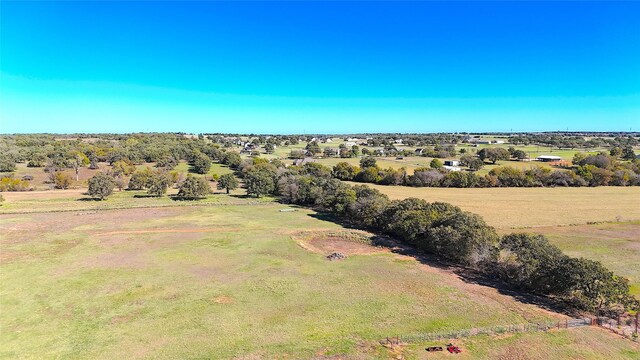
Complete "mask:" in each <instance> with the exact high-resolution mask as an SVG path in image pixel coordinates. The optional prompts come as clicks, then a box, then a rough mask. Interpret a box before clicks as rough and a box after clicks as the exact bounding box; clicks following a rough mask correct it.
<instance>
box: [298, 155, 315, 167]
mask: <svg viewBox="0 0 640 360" xmlns="http://www.w3.org/2000/svg"><path fill="white" fill-rule="evenodd" d="M310 162H314V160H313V159H312V158H309V157H306V158H304V159H296V160H294V161H293V165H295V166H302V165H304V164H306V163H310Z"/></svg>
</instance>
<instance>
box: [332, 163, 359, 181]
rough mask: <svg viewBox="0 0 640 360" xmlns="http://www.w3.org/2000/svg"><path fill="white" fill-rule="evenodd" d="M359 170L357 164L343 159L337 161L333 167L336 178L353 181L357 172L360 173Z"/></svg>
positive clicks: (333, 174)
mask: <svg viewBox="0 0 640 360" xmlns="http://www.w3.org/2000/svg"><path fill="white" fill-rule="evenodd" d="M359 171H360V168H358V167H357V166H354V165H351V164H349V163H348V162H345V161H342V162H339V163H337V164H336V165H335V166H334V167H333V170H332V171H331V174H332V176H333V177H334V178H336V179H340V180H345V181H351V180H353V179H354V178H355V176H356V174H358V172H359Z"/></svg>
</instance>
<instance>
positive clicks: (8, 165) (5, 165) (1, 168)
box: [0, 156, 16, 172]
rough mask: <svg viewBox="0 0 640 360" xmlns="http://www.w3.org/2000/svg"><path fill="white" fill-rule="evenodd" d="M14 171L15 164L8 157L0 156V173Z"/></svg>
mask: <svg viewBox="0 0 640 360" xmlns="http://www.w3.org/2000/svg"><path fill="white" fill-rule="evenodd" d="M13 171H16V162H15V161H14V160H13V159H11V158H10V157H9V156H0V172H13Z"/></svg>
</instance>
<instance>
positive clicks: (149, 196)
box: [133, 194, 162, 199]
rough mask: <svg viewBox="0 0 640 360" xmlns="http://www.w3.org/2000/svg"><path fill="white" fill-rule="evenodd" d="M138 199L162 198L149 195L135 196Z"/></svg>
mask: <svg viewBox="0 0 640 360" xmlns="http://www.w3.org/2000/svg"><path fill="white" fill-rule="evenodd" d="M133 197H134V198H136V199H146V198H161V197H162V196H158V195H149V194H135V195H133Z"/></svg>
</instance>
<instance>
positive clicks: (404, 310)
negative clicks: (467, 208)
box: [0, 189, 640, 359]
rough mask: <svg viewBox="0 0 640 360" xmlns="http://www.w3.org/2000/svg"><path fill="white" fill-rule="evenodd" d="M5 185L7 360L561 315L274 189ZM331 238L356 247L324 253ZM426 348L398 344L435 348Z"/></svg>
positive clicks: (229, 347)
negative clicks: (387, 243) (271, 194)
mask: <svg viewBox="0 0 640 360" xmlns="http://www.w3.org/2000/svg"><path fill="white" fill-rule="evenodd" d="M448 190H456V189H448ZM497 190H505V189H497ZM7 195H9V196H8V197H7V201H6V202H5V203H3V205H2V206H0V309H2V311H0V344H2V345H1V346H0V358H33V359H36V358H37V359H39V358H74V359H95V358H105V359H107V358H109V359H113V358H132V359H143V358H154V359H157V358H160V359H171V358H216V359H218V358H221V359H224V358H236V359H237V358H247V359H273V358H282V359H285V358H286V359H310V358H332V357H335V358H345V359H370V358H379V359H388V358H390V357H394V358H395V357H396V356H397V355H398V353H397V352H396V351H395V350H394V351H389V350H388V349H386V348H384V347H382V346H380V344H379V342H378V340H380V339H382V338H384V337H386V336H394V335H403V334H415V333H423V332H440V331H451V330H458V329H468V328H473V327H488V326H501V325H509V324H524V323H528V322H538V321H549V320H555V319H562V318H564V317H563V316H562V315H559V314H556V313H553V312H550V311H548V310H545V309H542V308H540V307H538V306H536V305H532V304H526V303H522V302H519V301H517V300H516V299H514V298H512V297H510V296H508V295H504V294H501V293H500V292H498V291H497V290H496V289H494V288H490V287H485V286H481V285H478V284H475V283H469V282H465V281H463V280H462V279H461V278H459V277H458V276H456V275H455V274H453V273H452V272H450V271H449V270H446V269H440V268H438V267H433V266H429V265H426V264H422V263H420V262H418V261H417V260H416V259H414V258H412V257H409V256H404V255H399V254H394V253H391V252H389V251H387V250H385V249H381V248H375V247H372V246H370V245H367V244H363V243H361V242H359V241H353V239H352V238H353V237H351V236H343V235H340V236H338V238H337V240H336V239H335V237H336V235H331V234H345V232H346V234H348V233H350V232H351V231H352V230H347V229H343V228H342V227H340V226H339V225H337V224H335V223H333V222H328V221H324V220H322V219H321V218H319V217H317V216H316V213H315V212H313V211H311V210H308V209H298V208H290V207H288V206H285V205H281V204H278V203H275V202H273V200H272V199H269V198H265V199H260V200H256V199H253V198H245V197H243V196H242V194H240V193H238V194H235V195H237V196H233V195H232V196H228V195H226V194H215V195H211V196H210V197H209V198H208V199H206V200H203V201H199V202H195V203H191V202H184V201H173V200H171V199H169V198H168V197H164V198H146V197H143V198H136V197H135V195H140V194H139V193H138V192H126V191H123V192H118V193H116V194H115V196H113V197H112V198H110V199H108V200H106V201H105V202H95V201H83V200H78V199H79V198H82V194H81V190H68V191H46V192H38V193H20V194H7ZM193 204H195V205H199V206H191V205H193ZM485 204H486V206H498V205H499V204H501V203H500V202H496V203H494V204H492V203H491V202H490V201H487V202H485ZM139 206H145V208H144V209H141V208H136V207H139ZM99 209H104V210H101V211H97V210H99ZM107 209H110V210H107ZM283 209H295V211H286V212H282V211H280V210H283ZM59 210H74V211H66V212H56V211H59ZM12 212H13V214H12ZM358 234H360V235H358V236H355V238H357V239H360V238H361V237H362V236H363V235H362V234H363V233H362V232H360V233H358ZM364 235H366V233H364ZM328 239H333V240H332V241H328ZM332 251H341V252H344V253H346V254H347V255H348V258H347V259H345V260H342V261H335V262H332V261H328V260H326V259H325V255H327V254H328V253H330V252H332ZM459 343H460V345H461V346H463V349H464V350H465V352H464V353H463V354H462V355H460V356H459V357H460V358H469V359H511V357H509V354H513V351H514V350H513V349H515V348H517V347H522V346H525V347H526V348H527V349H529V350H531V351H534V352H536V354H538V355H536V356H537V357H526V354H524V353H523V354H522V355H521V356H520V357H518V359H520V358H524V359H529V358H531V359H538V358H540V359H541V358H542V357H541V356H542V355H541V354H546V358H559V359H564V358H566V359H572V358H580V359H596V358H603V357H607V358H611V359H633V358H637V356H638V355H640V348H639V347H638V345H637V344H633V343H631V342H629V341H626V340H623V339H620V338H616V337H615V336H613V335H611V334H609V333H605V332H602V331H600V330H598V329H578V330H562V331H558V332H553V333H546V334H545V333H533V334H520V335H515V336H508V337H507V336H503V337H482V336H479V337H472V338H467V339H465V340H463V341H461V342H459ZM578 344H583V345H580V347H579V348H577V346H578ZM423 345H425V344H411V345H408V346H406V347H403V349H402V350H400V354H402V355H403V356H404V358H407V359H417V358H426V357H425V356H427V355H425V354H426V353H425V352H424V350H423ZM554 354H556V355H558V356H555V357H554ZM440 355H442V354H440ZM440 355H436V356H440ZM429 358H430V357H429Z"/></svg>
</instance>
